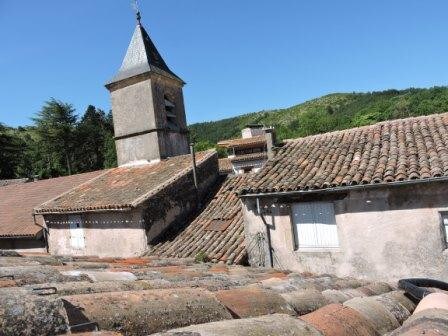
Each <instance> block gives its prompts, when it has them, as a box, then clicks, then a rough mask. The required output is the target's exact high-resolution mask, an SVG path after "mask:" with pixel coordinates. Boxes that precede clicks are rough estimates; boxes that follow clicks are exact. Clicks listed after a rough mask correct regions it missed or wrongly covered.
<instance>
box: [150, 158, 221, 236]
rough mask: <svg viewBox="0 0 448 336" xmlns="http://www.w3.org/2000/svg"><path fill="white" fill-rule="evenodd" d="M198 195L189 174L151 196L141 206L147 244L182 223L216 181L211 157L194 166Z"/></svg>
mask: <svg viewBox="0 0 448 336" xmlns="http://www.w3.org/2000/svg"><path fill="white" fill-rule="evenodd" d="M197 177H198V193H196V191H195V188H194V182H193V173H190V174H188V175H185V176H184V177H182V178H181V179H179V180H178V181H176V182H175V183H173V184H171V185H169V186H168V187H167V188H165V189H164V190H162V191H161V192H159V193H158V194H157V195H155V196H154V197H152V198H151V199H150V200H149V201H148V202H147V203H146V204H144V205H143V213H144V219H145V224H146V229H147V236H148V242H151V241H152V240H153V239H155V238H157V237H158V236H159V235H160V234H161V233H162V232H163V231H164V230H166V229H167V228H168V227H171V226H175V225H181V224H184V222H185V220H188V219H189V217H191V215H192V214H193V213H194V212H195V211H196V207H197V205H198V202H200V201H202V200H203V199H204V198H205V196H206V195H207V193H208V192H209V190H210V188H211V186H212V185H213V184H214V183H215V181H216V179H217V178H218V158H217V156H216V155H215V156H214V157H212V158H210V159H208V160H207V162H205V163H204V164H203V165H201V166H199V167H198V170H197Z"/></svg>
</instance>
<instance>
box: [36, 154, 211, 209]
mask: <svg viewBox="0 0 448 336" xmlns="http://www.w3.org/2000/svg"><path fill="white" fill-rule="evenodd" d="M215 156H216V152H215V151H205V152H199V153H197V154H196V160H197V165H198V166H200V165H202V164H203V163H204V162H206V161H207V160H208V159H210V158H212V157H215ZM191 170H192V165H191V157H190V155H182V156H176V157H172V158H169V159H166V160H162V161H160V162H158V163H154V164H146V165H139V166H130V167H125V166H123V167H118V168H114V169H111V170H109V171H108V172H107V173H105V174H103V175H101V176H98V177H97V178H95V179H93V180H91V181H88V182H87V183H84V184H82V185H80V186H78V187H77V188H74V189H72V190H70V191H69V192H67V193H65V194H63V195H61V196H59V197H57V198H55V199H53V200H51V201H48V202H46V203H44V204H43V205H41V206H40V207H38V208H36V213H41V214H44V213H64V212H84V211H91V210H120V209H127V208H133V207H136V206H138V205H139V204H141V203H142V202H144V201H145V200H147V199H148V198H149V197H151V196H153V195H154V194H156V193H157V192H159V191H160V190H162V189H163V188H165V187H166V186H167V185H169V184H171V183H172V182H174V181H175V180H177V179H178V178H179V177H181V176H183V175H185V174H187V173H189V172H190V171H191Z"/></svg>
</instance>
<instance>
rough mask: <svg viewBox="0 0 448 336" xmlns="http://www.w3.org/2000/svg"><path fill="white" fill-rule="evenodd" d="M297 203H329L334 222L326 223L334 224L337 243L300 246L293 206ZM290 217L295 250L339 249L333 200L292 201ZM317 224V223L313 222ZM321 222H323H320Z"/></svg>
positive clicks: (324, 250)
mask: <svg viewBox="0 0 448 336" xmlns="http://www.w3.org/2000/svg"><path fill="white" fill-rule="evenodd" d="M299 204H302V205H303V204H313V205H314V204H329V205H331V208H332V213H333V217H332V221H333V222H334V224H328V225H335V228H336V239H337V245H336V246H329V245H320V246H319V245H316V246H301V244H300V237H299V230H298V224H299V223H298V222H296V221H295V218H294V207H295V206H296V205H299ZM290 218H291V226H292V228H291V231H292V235H293V239H292V240H293V248H294V251H296V252H320V251H322V252H326V251H337V250H339V249H340V247H341V244H340V239H339V228H338V224H337V222H336V213H335V208H334V202H331V201H308V202H294V203H292V204H291V206H290ZM314 224H317V223H314ZM322 224H323V223H322Z"/></svg>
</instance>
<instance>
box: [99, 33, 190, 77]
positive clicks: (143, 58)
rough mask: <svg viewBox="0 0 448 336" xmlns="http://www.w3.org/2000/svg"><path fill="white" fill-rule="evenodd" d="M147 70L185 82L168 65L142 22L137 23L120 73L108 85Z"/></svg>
mask: <svg viewBox="0 0 448 336" xmlns="http://www.w3.org/2000/svg"><path fill="white" fill-rule="evenodd" d="M147 72H154V73H157V74H159V75H162V76H167V77H170V78H172V79H175V80H178V81H181V82H182V83H183V81H182V79H180V78H179V77H178V76H177V75H176V74H175V73H174V72H172V71H171V70H170V68H169V67H168V66H167V65H166V63H165V61H164V60H163V58H162V56H161V55H160V53H159V52H158V50H157V48H156V46H155V45H154V43H153V42H152V40H151V39H150V37H149V35H148V33H147V32H146V30H145V28H143V26H142V25H141V24H137V26H136V27H135V30H134V34H133V35H132V39H131V42H130V44H129V47H128V50H127V52H126V56H125V57H124V59H123V63H122V64H121V67H120V69H119V70H118V73H117V74H116V75H115V77H114V78H112V79H111V80H110V81H109V82H108V83H107V85H109V84H112V83H115V82H118V81H121V80H124V79H127V78H131V77H135V76H138V75H141V74H144V73H147Z"/></svg>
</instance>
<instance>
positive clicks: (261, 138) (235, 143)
mask: <svg viewBox="0 0 448 336" xmlns="http://www.w3.org/2000/svg"><path fill="white" fill-rule="evenodd" d="M264 144H266V136H265V135H256V136H254V137H251V138H238V139H230V140H222V141H220V142H218V146H220V147H225V148H231V147H241V148H243V147H253V146H258V145H264Z"/></svg>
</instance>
